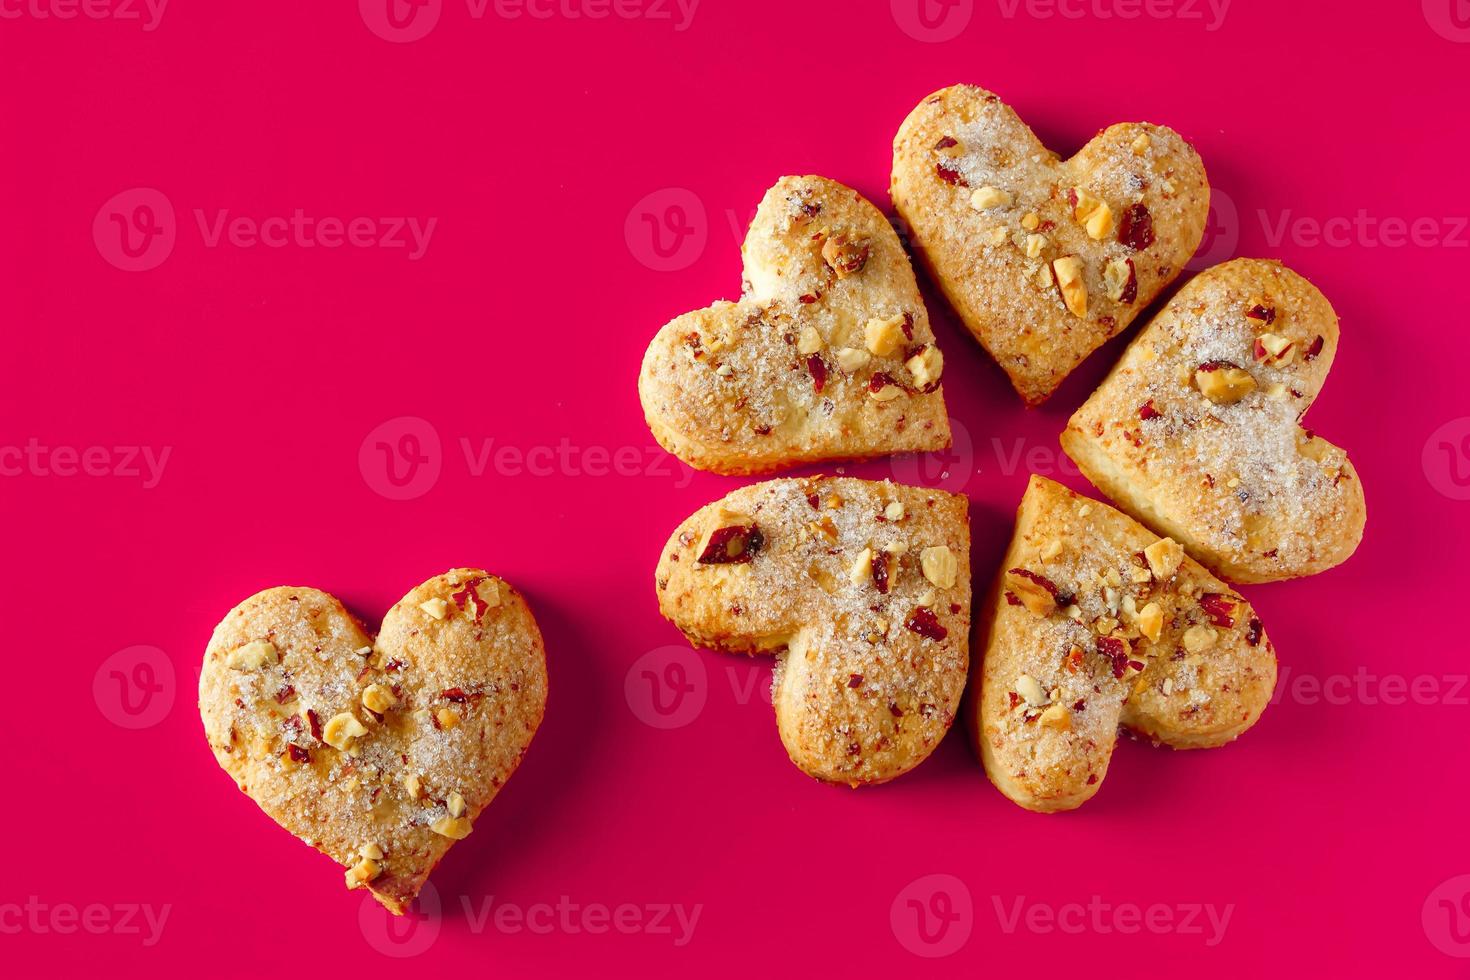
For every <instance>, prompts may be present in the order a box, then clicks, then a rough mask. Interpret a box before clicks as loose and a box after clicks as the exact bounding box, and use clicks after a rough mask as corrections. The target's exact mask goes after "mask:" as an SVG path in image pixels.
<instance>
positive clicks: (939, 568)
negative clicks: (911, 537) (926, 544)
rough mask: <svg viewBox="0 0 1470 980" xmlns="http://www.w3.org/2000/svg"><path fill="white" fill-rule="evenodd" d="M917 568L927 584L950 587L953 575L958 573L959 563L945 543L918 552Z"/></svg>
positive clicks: (952, 583)
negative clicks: (926, 580)
mask: <svg viewBox="0 0 1470 980" xmlns="http://www.w3.org/2000/svg"><path fill="white" fill-rule="evenodd" d="M919 569H920V571H922V572H923V573H924V578H926V579H928V581H929V584H931V585H934V586H938V587H939V588H941V589H952V588H954V583H955V577H956V576H957V575H958V574H959V570H960V563H959V560H958V559H956V558H955V556H954V552H952V551H950V550H949V547H948V546H947V545H942V544H940V545H935V546H934V547H932V548H925V549H924V550H923V551H921V552H919Z"/></svg>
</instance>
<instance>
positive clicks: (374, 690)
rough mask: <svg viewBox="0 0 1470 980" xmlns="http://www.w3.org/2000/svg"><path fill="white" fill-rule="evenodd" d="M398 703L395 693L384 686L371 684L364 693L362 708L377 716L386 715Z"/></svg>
mask: <svg viewBox="0 0 1470 980" xmlns="http://www.w3.org/2000/svg"><path fill="white" fill-rule="evenodd" d="M397 703H398V699H397V698H396V697H394V696H393V692H392V691H391V690H390V689H389V688H387V687H386V686H384V685H382V684H369V685H368V686H367V687H366V688H364V689H363V692H362V706H363V707H364V708H367V709H368V710H369V711H372V712H376V713H377V714H380V715H381V714H386V713H387V712H388V709H389V708H391V707H393V706H394V705H395V704H397Z"/></svg>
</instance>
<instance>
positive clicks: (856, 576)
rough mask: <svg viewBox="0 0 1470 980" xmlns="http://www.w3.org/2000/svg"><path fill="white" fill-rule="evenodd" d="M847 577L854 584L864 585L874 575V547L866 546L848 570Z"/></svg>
mask: <svg viewBox="0 0 1470 980" xmlns="http://www.w3.org/2000/svg"><path fill="white" fill-rule="evenodd" d="M847 577H848V579H849V580H850V581H851V582H852V584H853V585H862V584H863V583H864V582H866V581H868V580H869V579H871V578H872V577H873V549H872V548H864V549H863V550H862V551H861V552H860V553H859V554H858V556H857V560H856V561H854V562H853V563H852V567H851V568H849V569H848V570H847Z"/></svg>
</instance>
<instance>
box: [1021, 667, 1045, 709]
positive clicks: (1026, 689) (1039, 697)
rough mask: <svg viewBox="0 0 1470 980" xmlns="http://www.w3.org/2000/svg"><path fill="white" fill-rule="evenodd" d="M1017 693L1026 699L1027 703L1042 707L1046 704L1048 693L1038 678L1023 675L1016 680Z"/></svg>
mask: <svg viewBox="0 0 1470 980" xmlns="http://www.w3.org/2000/svg"><path fill="white" fill-rule="evenodd" d="M1016 693H1017V694H1019V695H1021V697H1023V698H1025V699H1026V703H1027V704H1030V705H1034V706H1035V707H1038V708H1039V707H1041V706H1042V705H1043V704H1046V692H1045V691H1043V690H1042V689H1041V684H1039V683H1038V682H1037V680H1036V678H1034V677H1032V676H1031V675H1030V674H1022V675H1021V676H1020V677H1017V678H1016Z"/></svg>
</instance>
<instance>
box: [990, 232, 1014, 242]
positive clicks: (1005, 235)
mask: <svg viewBox="0 0 1470 980" xmlns="http://www.w3.org/2000/svg"><path fill="white" fill-rule="evenodd" d="M1010 237H1011V234H1010V232H1008V231H1006V230H1005V229H1004V228H992V229H991V230H990V244H992V245H1004V244H1005V243H1006V241H1007V240H1008V239H1009V238H1010Z"/></svg>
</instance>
